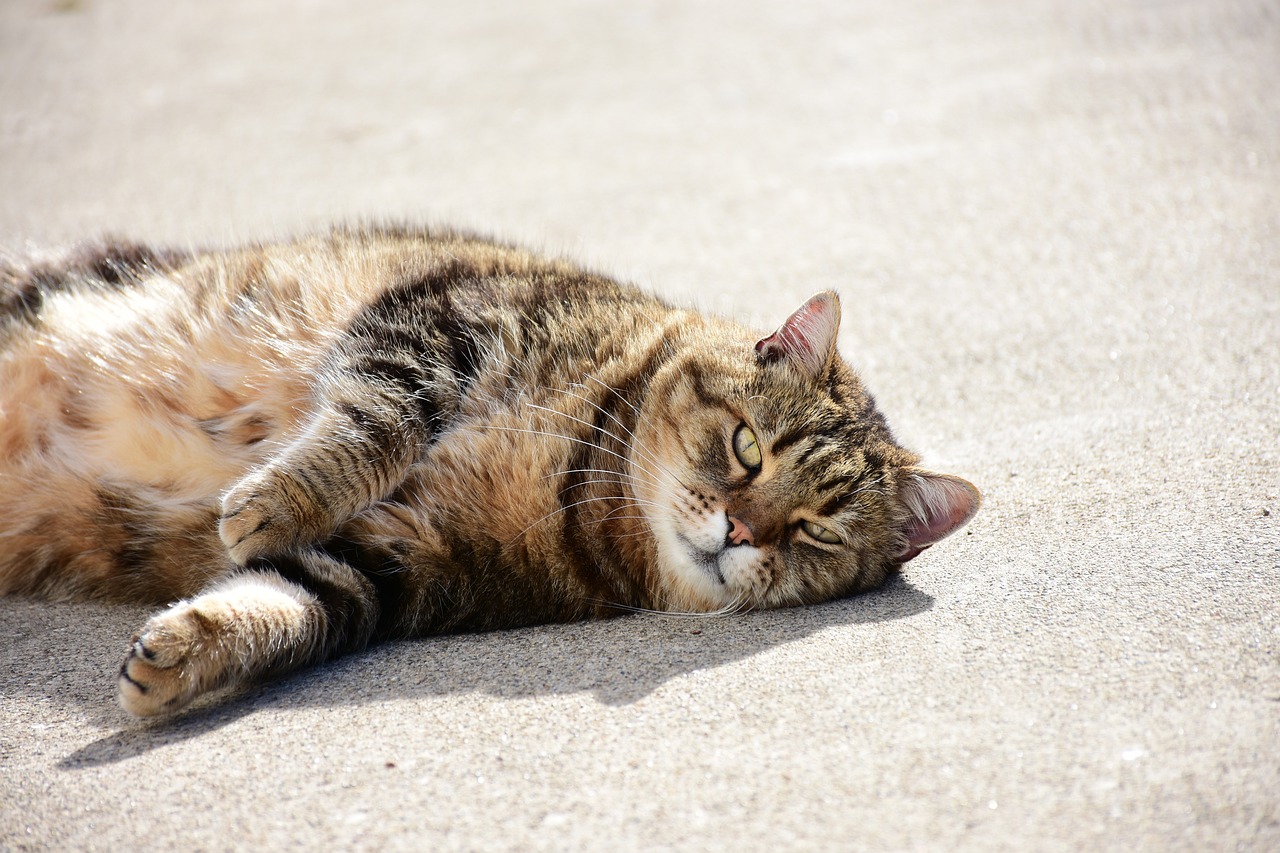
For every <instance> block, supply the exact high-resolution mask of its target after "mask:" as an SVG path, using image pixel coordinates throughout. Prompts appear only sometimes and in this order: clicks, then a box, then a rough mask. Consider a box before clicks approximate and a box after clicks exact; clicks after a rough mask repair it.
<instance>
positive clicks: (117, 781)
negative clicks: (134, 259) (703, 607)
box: [0, 0, 1280, 851]
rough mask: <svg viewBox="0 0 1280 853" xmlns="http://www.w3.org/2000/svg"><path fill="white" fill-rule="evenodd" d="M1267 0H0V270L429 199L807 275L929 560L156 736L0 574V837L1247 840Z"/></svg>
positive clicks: (47, 840) (490, 643)
mask: <svg viewBox="0 0 1280 853" xmlns="http://www.w3.org/2000/svg"><path fill="white" fill-rule="evenodd" d="M1278 86H1280V10H1278V9H1277V7H1276V4H1275V3H1274V2H1271V0H1198V1H1197V0H1168V1H1167V2H1151V0H1105V2H1104V0H904V1H903V2H894V3H870V2H849V0H830V2H795V3H782V2H776V3H763V2H744V0H721V2H700V3H651V2H630V0H610V2H586V0H547V2H529V3H506V2H496V0H465V2H464V0H441V2H433V3H418V2H413V0H395V2H380V3H376V4H375V3H368V4H355V3H339V2H330V1H329V0H313V2H302V0H295V2H280V3H259V2H252V1H251V0H239V2H218V3H184V4H173V3H168V2H160V0H129V2H106V1H105V0H7V2H5V3H3V4H0V245H3V246H5V247H8V248H10V249H22V248H24V247H26V246H28V245H48V244H56V243H62V242H66V241H69V240H73V239H77V238H81V237H85V236H91V235H95V234H101V233H103V232H107V231H109V232H114V233H117V234H122V235H127V236H131V237H136V238H141V239H146V240H154V241H160V242H171V243H178V244H188V243H198V244H208V243H230V242H235V241H238V240H242V239H257V238H262V237H268V236H271V235H279V234H288V233H295V232H298V231H301V230H305V229H310V228H313V227H317V226H321V225H323V224H325V223H328V222H331V221H333V220H348V221H350V220H354V219H360V218H366V217H372V218H404V219H410V220H415V221H434V222H441V221H448V222H457V223H461V224H465V225H469V226H472V227H476V228H480V229H484V230H489V231H492V232H496V233H498V234H501V235H504V236H508V237H513V238H516V239H519V240H522V241H524V242H527V243H532V244H534V245H537V246H541V247H544V248H547V249H548V250H551V251H557V252H560V251H564V252H568V253H570V254H573V255H575V256H577V257H579V258H582V259H584V260H586V261H588V262H591V263H593V264H595V265H597V266H600V267H602V268H605V269H607V270H610V271H613V272H615V273H617V274H618V275H620V276H623V277H626V278H629V279H632V280H635V281H637V282H639V283H641V284H642V285H644V286H646V287H651V288H654V289H656V290H658V291H661V292H663V293H666V294H669V295H670V296H672V297H673V298H676V299H679V300H684V301H688V302H694V303H697V304H700V305H703V306H705V307H707V308H709V309H713V310H717V311H723V312H727V313H732V314H734V315H737V316H741V317H744V318H755V319H756V320H758V321H759V322H760V323H761V324H762V325H764V326H770V325H773V324H776V323H777V322H778V321H779V320H780V319H781V318H782V317H783V316H785V314H786V312H787V311H789V310H790V309H792V308H793V307H795V306H796V305H798V304H799V303H800V301H801V300H802V299H804V298H805V297H806V296H808V295H809V294H811V293H813V292H815V291H817V290H820V289H822V288H827V287H832V288H835V289H837V290H839V291H840V292H841V293H842V294H843V296H844V300H845V324H844V327H843V333H842V336H841V346H842V349H843V350H844V352H845V353H846V354H848V355H849V356H850V358H851V359H852V361H853V362H854V363H855V364H856V365H857V366H858V367H859V368H860V369H861V370H862V372H863V373H864V376H865V378H866V380H867V382H868V384H869V385H870V387H871V388H872V389H873V390H874V391H876V392H877V395H878V397H879V399H880V402H881V405H882V407H883V408H884V410H885V411H886V412H887V413H888V415H889V418H890V421H891V423H892V424H893V425H894V426H895V428H896V430H897V432H898V434H899V437H900V438H901V439H903V440H904V441H905V442H906V443H908V444H909V445H911V446H913V447H915V448H916V449H918V450H920V451H921V452H923V453H924V454H925V455H926V457H927V458H928V460H929V462H930V463H932V464H934V465H935V466H937V467H939V468H942V469H944V470H948V471H952V472H956V473H959V474H962V475H964V476H967V477H969V478H971V479H972V480H973V481H974V482H975V483H977V484H979V485H980V486H981V487H982V489H983V490H984V491H985V493H986V505H985V507H984V509H983V511H982V512H981V513H980V514H979V516H978V517H977V519H976V520H975V521H974V522H973V523H972V525H971V526H970V528H969V529H968V535H961V536H958V537H956V538H954V539H952V540H948V541H947V542H946V543H944V544H943V545H940V546H938V547H937V548H935V549H933V550H932V551H930V552H929V553H928V554H927V555H925V556H923V557H921V558H919V559H918V560H916V561H914V562H913V563H911V564H910V565H909V567H908V570H907V571H906V573H905V575H904V576H903V578H902V579H901V580H899V581H897V582H895V583H893V584H892V585H891V586H890V587H889V588H887V589H885V590H884V591H882V592H878V593H875V594H871V595H867V596H863V597H861V598H856V599H852V600H847V601H841V602H837V603H834V604H830V605H827V606H821V607H814V608H810V609H805V610H794V611H783V612H773V613H760V614H752V615H747V616H742V617H735V618H731V619H722V620H715V621H690V620H678V619H662V618H639V617H637V618H625V619H620V620H618V621H615V622H611V623H604V624H583V625H572V626H560V627H548V628H540V629H533V630H526V631H515V632H509V633H499V634H493V635H485V636H462V637H452V638H444V639H439V640H430V641H424V642H414V643H403V644H398V645H394V646H389V647H385V648H380V649H378V650H375V651H372V652H370V653H368V654H365V655H361V656H358V657H354V658H351V659H347V660H344V661H342V662H339V663H337V664H336V665H333V666H329V667H326V668H323V669H319V670H316V671H312V672H307V673H304V674H301V675H298V676H296V677H294V678H291V679H289V680H287V681H285V682H283V683H278V684H275V685H270V686H266V687H262V688H255V689H253V690H251V691H249V692H248V693H247V694H245V695H243V696H241V697H239V698H236V699H233V700H232V701H229V702H226V703H223V704H220V705H216V706H213V707H209V708H206V709H204V710H199V711H196V712H194V713H191V714H189V715H187V716H185V717H183V718H181V719H178V720H175V721H172V722H168V723H161V724H140V723H136V722H132V721H130V720H128V719H126V718H125V717H124V716H123V715H122V713H120V712H119V711H117V710H116V709H115V707H114V705H113V698H112V691H113V686H112V682H113V675H114V671H115V668H116V666H117V664H118V662H119V659H120V657H121V654H122V653H123V651H124V648H125V644H126V642H127V639H128V637H129V634H130V633H131V632H132V630H133V629H134V628H135V627H136V626H138V625H139V624H140V621H141V619H142V618H143V616H144V613H143V611H141V610H138V609H134V608H127V607H123V608H122V607H104V606H96V605H52V606H51V605H47V604H43V603H39V602H28V601H22V600H0V638H2V639H0V660H2V661H3V663H0V848H4V849H28V848H31V849H63V848H91V849H232V848H254V849H257V848H259V847H262V846H266V847H272V848H285V847H307V848H316V849H319V848H322V847H338V848H342V847H360V848H375V847H378V848H380V847H384V846H387V847H391V848H393V849H424V850H576V849H606V848H607V849H674V850H734V851H738V850H779V849H795V850H845V849H870V850H884V849H891V850H892V849H925V850H951V849H954V848H962V849H977V850H984V849H1017V850H1023V849H1035V850H1100V849H1104V850H1126V851H1127V850H1135V849H1139V850H1177V849H1195V850H1202V849H1209V850H1232V849H1243V850H1259V851H1262V850H1276V849H1280V612H1278V611H1280V608H1278V607H1277V605H1278V600H1277V599H1278V598H1280V399H1278V397H1280V95H1278V94H1277V92H1278V91H1280V88H1278Z"/></svg>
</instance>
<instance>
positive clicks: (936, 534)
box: [895, 468, 982, 563]
mask: <svg viewBox="0 0 1280 853" xmlns="http://www.w3.org/2000/svg"><path fill="white" fill-rule="evenodd" d="M903 472H904V473H905V474H906V478H905V480H904V481H903V485H902V488H901V491H899V493H898V499H899V500H901V501H902V503H903V505H904V506H906V508H907V511H908V512H909V513H910V514H911V516H910V518H909V519H908V520H907V530H906V533H907V544H906V547H905V548H903V549H902V552H901V553H899V554H898V556H897V557H896V558H895V559H896V560H897V561H898V562H900V563H905V562H906V561H907V560H910V559H911V558H913V557H915V556H916V555H918V554H919V553H920V552H921V551H923V550H924V549H925V548H928V547H929V546H930V545H932V544H933V543H934V542H937V541H938V540H939V539H942V538H944V537H946V536H950V535H951V534H952V533H955V532H956V531H957V530H959V529H960V528H961V527H963V526H964V525H965V522H967V521H968V520H969V519H971V518H973V516H974V513H976V512H977V511H978V505H979V504H981V503H982V493H981V492H979V491H978V489H977V487H975V486H974V485H973V483H970V482H969V481H968V480H962V479H960V478H959V477H952V476H951V475H949V474H935V473H933V472H932V471H925V470H924V469H923V468H906V469H904V471H903Z"/></svg>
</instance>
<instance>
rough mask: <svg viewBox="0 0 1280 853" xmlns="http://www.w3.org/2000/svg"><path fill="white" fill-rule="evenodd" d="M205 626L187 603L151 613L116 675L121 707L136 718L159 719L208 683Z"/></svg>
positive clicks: (175, 709)
mask: <svg viewBox="0 0 1280 853" xmlns="http://www.w3.org/2000/svg"><path fill="white" fill-rule="evenodd" d="M204 628H205V625H204V624H203V620H202V619H201V618H200V617H199V615H198V614H196V612H195V610H194V608H193V607H192V606H191V605H190V604H187V603H185V602H184V603H180V604H177V605H174V607H173V608H171V609H170V610H168V611H166V612H164V613H161V614H159V615H158V616H154V617H152V618H151V619H150V620H149V621H148V622H147V624H146V625H145V626H143V628H142V631H141V633H139V634H136V635H134V638H133V641H132V643H131V645H130V646H129V653H128V655H126V656H125V659H124V663H123V664H122V665H121V667H120V675H119V678H118V679H117V687H118V689H119V696H120V706H121V707H122V708H124V709H125V710H126V711H128V712H129V713H130V714H133V715H134V716H135V717H154V716H157V715H160V714H170V713H173V712H175V711H178V710H180V709H181V708H183V707H185V706H186V705H187V704H188V703H190V702H191V700H192V699H194V698H195V697H196V696H197V695H198V694H199V693H200V692H201V690H202V684H203V683H205V682H207V681H208V676H209V673H208V672H206V671H205V670H207V669H208V668H209V667H208V662H207V661H201V659H200V649H201V648H202V647H203V646H207V645H208V643H207V638H205V637H204V636H203V633H204Z"/></svg>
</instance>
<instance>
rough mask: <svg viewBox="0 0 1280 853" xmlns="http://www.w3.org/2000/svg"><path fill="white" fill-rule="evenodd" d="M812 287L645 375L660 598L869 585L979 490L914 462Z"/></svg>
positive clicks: (648, 496) (672, 601)
mask: <svg viewBox="0 0 1280 853" xmlns="http://www.w3.org/2000/svg"><path fill="white" fill-rule="evenodd" d="M839 321H840V302H839V299H838V298H837V296H836V295H835V294H834V293H831V292H825V293H820V294H818V295H817V296H814V297H813V298H812V299H810V300H809V301H808V302H806V303H805V304H804V305H802V306H801V307H800V308H799V309H798V310H797V311H796V312H795V313H794V314H792V315H791V316H790V317H789V318H787V320H786V322H784V323H783V324H782V325H781V326H780V327H779V328H778V330H777V331H775V332H774V333H773V334H771V335H768V336H766V337H764V338H761V339H759V340H755V341H754V342H753V341H752V339H751V338H750V337H745V336H744V337H734V336H733V332H732V331H730V332H729V333H728V334H725V333H722V332H719V331H717V329H716V328H715V327H711V326H708V327H706V329H705V335H702V336H700V339H699V340H698V341H696V342H694V343H691V344H688V345H686V346H684V347H681V348H680V350H679V354H678V357H677V358H675V359H673V360H672V362H671V363H669V364H668V365H667V366H666V367H665V368H664V369H663V370H662V371H660V372H659V373H658V375H657V376H655V378H654V382H653V384H652V385H651V387H650V390H649V394H648V395H647V397H646V402H645V405H644V407H643V409H642V411H641V416H640V419H639V423H638V424H637V429H636V431H635V435H636V439H637V441H636V446H635V448H634V450H633V454H632V467H633V471H632V474H633V476H634V477H635V482H637V483H639V488H638V492H639V494H638V497H639V498H640V499H641V504H642V506H643V507H644V513H645V517H646V520H647V522H648V526H649V528H650V529H651V530H652V532H653V535H654V544H655V550H656V562H657V574H658V586H659V587H660V589H659V590H657V591H656V592H655V598H658V599H659V601H658V602H657V604H658V605H659V606H661V607H664V608H666V609H671V610H690V611H708V610H716V609H721V608H725V609H733V608H737V607H744V608H745V607H781V606H788V605H794V604H805V603H813V602H817V601H825V600H829V599H832V598H838V597H841V596H844V595H848V594H850V593H853V592H858V591H862V590H866V589H871V588H874V587H876V586H878V585H879V584H881V583H882V582H883V580H884V579H885V577H886V576H887V574H888V573H889V572H891V571H893V570H894V569H895V568H896V567H897V566H899V565H901V564H902V563H904V562H906V561H907V560H910V559H912V558H913V557H915V556H916V555H918V554H919V553H920V552H921V551H923V550H924V549H925V548H928V547H929V546H930V545H932V544H933V543H934V542H937V541H938V540H940V539H942V538H943V537H945V536H947V535H949V534H951V533H953V532H955V531H956V530H957V529H959V528H960V527H961V526H963V525H964V524H965V523H966V522H967V521H968V520H969V519H970V518H972V517H973V515H974V513H975V512H977V509H978V505H979V503H980V501H981V496H980V495H979V493H978V490H977V489H976V488H975V487H974V486H973V485H972V484H970V483H968V482H967V481H965V480H962V479H960V478H958V477H952V476H948V475H945V474H936V473H933V472H930V471H926V470H924V469H922V468H919V467H917V465H916V463H917V461H918V457H916V456H915V455H914V454H912V453H910V452H909V451H907V450H905V449H903V448H902V447H899V446H898V445H897V444H896V443H895V442H894V440H893V437H892V435H891V434H890V432H889V429H888V427H887V425H886V423H885V420H884V417H883V416H882V415H881V414H880V412H879V411H878V410H877V409H876V407H875V403H874V401H873V400H872V398H871V396H870V395H869V394H868V393H867V392H866V390H865V389H864V388H863V386H862V384H861V382H860V381H859V380H858V377H857V376H856V375H855V374H854V372H853V370H852V368H850V367H849V365H848V364H847V363H845V361H844V360H843V359H842V358H841V357H840V356H839V354H838V353H837V352H836V332H837V329H838V327H839Z"/></svg>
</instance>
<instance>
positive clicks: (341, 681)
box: [0, 577, 933, 769]
mask: <svg viewBox="0 0 1280 853" xmlns="http://www.w3.org/2000/svg"><path fill="white" fill-rule="evenodd" d="M11 604H13V603H12V602H5V613H4V616H5V618H4V623H3V624H0V629H2V630H3V631H4V632H5V633H7V634H9V635H10V636H15V635H17V634H18V633H19V632H20V630H21V627H22V626H21V625H20V624H19V623H20V622H21V621H22V616H23V615H24V613H23V611H29V612H28V613H27V614H26V615H27V616H29V617H31V619H32V621H34V622H36V623H38V624H36V625H34V626H33V630H31V631H29V632H27V633H25V634H23V635H21V639H22V642H21V643H20V644H18V645H27V644H31V645H32V646H33V647H34V646H36V645H38V646H39V647H40V648H42V649H48V648H49V647H50V646H57V647H58V656H57V659H59V660H62V661H67V662H68V664H67V665H65V666H63V667H62V668H61V669H60V671H58V672H57V673H55V674H54V677H52V678H51V677H50V671H49V666H48V660H49V658H48V657H44V656H42V655H37V654H32V653H23V651H22V650H21V649H20V648H15V647H14V646H11V647H10V660H9V662H8V664H9V671H10V672H11V673H12V674H13V676H14V680H15V683H16V686H17V687H18V688H19V689H23V688H25V689H27V690H28V691H33V692H35V693H37V694H39V695H42V696H43V697H45V698H46V699H47V700H49V701H52V702H58V703H64V704H65V703H71V704H80V705H82V706H83V707H84V710H85V711H86V712H87V714H88V716H89V717H90V719H92V720H94V721H95V722H98V723H100V724H102V725H105V726H108V727H112V728H114V727H116V726H119V725H121V724H122V723H123V724H124V726H125V727H124V728H123V729H120V730H118V731H116V732H115V733H114V734H111V735H108V736H107V737H105V738H102V739H100V740H97V741H95V742H93V743H91V744H88V745H87V746H85V747H83V748H81V749H79V750H77V751H76V752H74V753H72V754H71V755H69V756H67V757H66V758H65V759H63V761H62V762H60V764H59V766H60V767H62V768H63V769H76V768H83V767H89V766H96V765H101V764H110V763H114V762H117V761H121V760H124V759H127V758H130V757H133V756H136V755H141V754H143V753H146V752H149V751H151V750H152V749H156V748H159V747H162V746H165V745H167V744H171V743H176V742H180V741H185V740H189V739H191V738H196V737H199V736H200V735H202V734H204V733H207V732H210V731H213V730H216V729H218V728H221V727H222V726H224V725H227V724H228V723H231V722H234V721H235V720H238V719H241V718H243V717H245V716H248V715H250V714H252V713H255V712H257V711H260V710H264V709H267V708H279V709H287V708H289V707H307V706H336V705H341V704H351V703H367V702H379V701H385V700H390V699H398V698H406V697H410V698H411V697H417V696H440V695H450V694H460V693H471V692H482V693H487V694H490V695H493V696H500V697H510V698H520V697H528V696H539V695H546V694H563V693H577V692H590V693H592V694H594V695H595V697H596V698H597V699H598V700H599V701H600V702H602V703H604V704H607V705H625V704H628V703H631V702H635V701H636V700H638V699H640V698H642V697H644V696H646V695H648V694H649V693H651V692H653V691H654V690H655V689H657V688H658V687H659V686H661V685H662V684H664V683H665V682H667V681H669V680H670V679H672V678H675V677H677V676H680V675H684V674H686V673H690V672H695V671H698V670H703V669H709V668H714V667H718V666H721V665H724V664H727V663H731V662H734V661H738V660H742V659H745V658H748V657H751V656H752V655H755V654H758V653H760V652H762V651H765V650H768V649H772V648H776V647H778V646H781V645H784V644H786V643H790V642H793V641H795V640H799V639H803V638H805V637H808V636H811V635H813V634H814V633H817V632H818V631H821V630H823V629H825V628H829V627H833V626H840V625H858V624H867V623H875V622H883V621H887V620H891V619H901V618H905V617H908V616H913V615H916V614H918V613H922V612H924V611H926V610H928V609H929V608H931V607H932V606H933V598H932V596H930V595H928V594H927V593H925V592H922V591H921V590H919V589H917V588H916V587H914V586H912V585H911V583H909V582H908V581H906V580H904V579H902V578H901V577H898V578H895V579H894V580H892V581H891V582H890V583H889V584H888V585H886V586H885V587H884V588H883V589H881V590H879V591H877V592H874V593H869V594H867V595H862V596H858V597H855V598H851V599H846V600H843V601H837V602H832V603H830V604H825V605H820V606H816V607H808V608H798V609H792V610H778V611H770V612H762V613H749V614H744V615H741V616H734V617H723V618H715V619H705V618H702V619H698V618H687V617H686V618H676V617H660V616H626V617H622V618H619V619H616V620H610V621H604V622H586V623H576V624H570V625H548V626H542V627H537V628H529V629H523V630H518V631H502V632H496V633H492V634H470V635H458V636H446V637H434V638H428V639H424V640H416V641H409V642H399V643H391V644H388V645H385V646H379V647H375V648H374V649H371V650H369V651H367V652H364V653H362V654H360V655H355V656H352V657H349V658H345V659H342V660H339V661H335V662H333V663H330V664H326V665H324V666H321V667H318V668H315V669H311V670H307V671H305V672H302V673H299V674H297V675H294V676H292V677H289V678H286V679H283V680H280V681H276V682H272V683H268V684H263V685H259V686H255V687H252V688H249V689H247V690H243V691H241V692H239V693H238V694H235V695H223V696H220V697H216V698H215V699H213V700H211V701H208V702H206V703H204V704H203V705H200V706H197V707H194V708H192V709H190V710H188V711H187V712H185V713H184V714H182V715H180V716H178V717H176V718H173V719H169V720H162V721H155V722H137V723H134V722H130V721H128V720H127V718H126V717H125V716H124V715H123V712H121V711H119V710H118V709H117V708H116V706H115V702H114V683H113V682H114V679H113V677H112V676H113V674H114V671H115V666H116V665H117V663H118V661H117V658H118V657H119V655H117V654H114V652H116V651H119V653H120V654H123V650H124V647H125V645H126V643H127V639H128V637H129V633H130V631H131V630H132V629H133V628H134V627H135V626H136V624H137V622H138V619H139V612H138V611H137V610H136V609H135V608H106V607H102V606H99V605H41V604H40V603H37V602H20V603H18V604H17V605H16V606H15V607H10V605H11ZM371 674H372V675H371Z"/></svg>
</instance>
